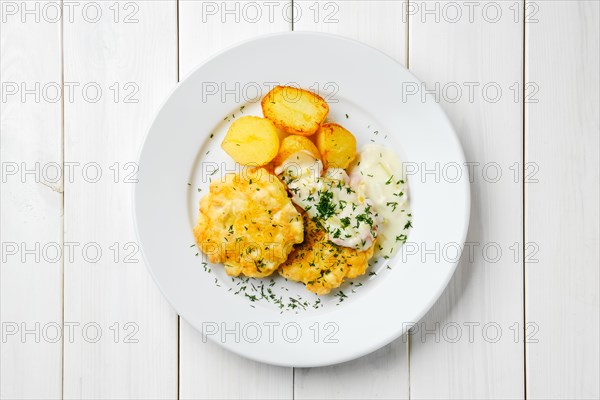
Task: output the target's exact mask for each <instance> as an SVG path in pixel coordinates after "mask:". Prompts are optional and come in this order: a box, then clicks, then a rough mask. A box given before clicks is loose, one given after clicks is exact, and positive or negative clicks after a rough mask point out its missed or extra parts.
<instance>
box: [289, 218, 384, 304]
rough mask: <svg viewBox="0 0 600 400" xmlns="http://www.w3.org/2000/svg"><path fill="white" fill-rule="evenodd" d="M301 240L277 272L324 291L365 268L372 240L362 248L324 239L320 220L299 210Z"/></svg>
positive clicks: (338, 284)
mask: <svg viewBox="0 0 600 400" xmlns="http://www.w3.org/2000/svg"><path fill="white" fill-rule="evenodd" d="M302 218H303V220H304V242H302V244H299V245H296V246H294V250H293V251H292V252H291V253H290V255H289V257H288V259H287V260H286V261H285V262H284V263H283V264H282V265H281V267H280V269H279V273H280V274H281V275H282V276H284V277H285V278H287V279H290V280H293V281H299V282H303V283H304V284H305V285H306V288H307V289H308V290H310V291H311V292H314V293H316V294H319V295H321V294H327V293H329V292H330V291H331V290H332V289H335V288H337V287H340V285H341V284H342V283H343V282H344V279H346V278H348V279H352V278H356V277H357V276H359V275H362V274H364V273H365V271H366V270H367V267H368V265H369V259H370V258H371V257H372V256H373V250H374V247H375V244H373V245H372V246H371V247H370V248H368V249H367V250H365V251H358V250H355V249H352V248H350V247H342V246H338V245H335V244H333V243H331V242H330V241H328V240H327V232H326V231H325V229H324V228H323V227H322V226H320V224H319V223H318V222H316V221H314V220H313V219H312V218H310V217H309V216H308V215H306V213H304V212H302Z"/></svg>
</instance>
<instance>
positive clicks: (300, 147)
mask: <svg viewBox="0 0 600 400" xmlns="http://www.w3.org/2000/svg"><path fill="white" fill-rule="evenodd" d="M299 151H306V152H308V153H310V154H311V155H312V156H314V157H315V159H317V160H321V154H320V153H319V149H317V146H315V144H314V143H313V142H312V141H311V140H310V139H309V138H307V137H304V136H300V135H290V136H288V137H286V138H285V139H283V141H282V142H281V145H280V146H279V153H277V156H276V157H275V158H274V159H273V165H274V166H275V167H278V166H280V165H282V164H283V163H284V162H285V160H287V159H288V158H289V157H290V156H291V155H292V154H294V153H297V152H299Z"/></svg>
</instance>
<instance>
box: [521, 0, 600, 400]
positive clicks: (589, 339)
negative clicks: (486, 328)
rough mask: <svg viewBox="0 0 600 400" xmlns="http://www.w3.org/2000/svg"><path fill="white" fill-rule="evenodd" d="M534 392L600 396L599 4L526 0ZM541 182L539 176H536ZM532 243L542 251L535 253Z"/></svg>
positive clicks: (533, 395)
mask: <svg viewBox="0 0 600 400" xmlns="http://www.w3.org/2000/svg"><path fill="white" fill-rule="evenodd" d="M527 8H528V9H529V10H530V11H531V12H534V11H535V12H536V15H535V19H537V22H534V23H530V24H528V25H527V32H526V39H527V41H526V61H525V66H526V79H527V81H528V82H532V83H534V84H535V87H532V89H534V88H539V92H538V94H537V97H536V99H537V100H538V101H537V102H530V103H527V104H526V114H525V122H526V131H525V132H526V135H525V138H526V143H525V150H526V160H527V162H528V163H531V164H530V165H531V168H530V169H529V171H528V172H529V173H533V172H536V175H535V176H532V177H531V178H532V179H530V180H529V181H528V182H527V183H526V187H525V190H526V192H525V200H526V206H525V210H526V214H525V217H526V221H525V228H526V233H525V235H526V238H527V242H528V243H532V244H533V245H535V247H534V246H532V247H531V249H530V250H531V251H530V254H529V255H528V258H527V260H526V274H525V279H526V280H525V283H526V287H525V296H526V303H525V304H526V313H525V315H526V318H527V321H528V323H529V324H531V328H530V329H529V331H528V332H527V333H528V334H529V335H530V340H529V341H528V342H527V344H526V346H527V349H526V354H527V397H528V398H530V399H548V398H553V399H558V398H561V399H567V398H568V399H597V398H598V397H600V387H599V381H598V376H600V365H599V363H600V361H599V354H600V347H599V343H598V337H599V335H600V332H599V326H598V324H599V317H598V316H599V314H600V305H599V297H598V292H599V289H600V288H599V280H600V276H599V274H598V265H600V257H599V255H598V247H599V238H598V224H599V215H598V186H599V183H598V182H599V181H600V178H599V176H598V175H599V174H598V165H599V162H598V149H599V143H598V137H599V130H600V121H599V118H598V109H600V104H599V98H598V93H599V91H600V83H599V77H598V71H599V70H600V65H599V64H600V62H599V54H598V53H599V48H600V27H599V24H600V22H599V13H600V10H599V8H600V7H599V5H598V2H596V1H580V2H569V1H547V2H546V1H544V2H527ZM534 179H535V180H534ZM534 250H537V252H536V253H534Z"/></svg>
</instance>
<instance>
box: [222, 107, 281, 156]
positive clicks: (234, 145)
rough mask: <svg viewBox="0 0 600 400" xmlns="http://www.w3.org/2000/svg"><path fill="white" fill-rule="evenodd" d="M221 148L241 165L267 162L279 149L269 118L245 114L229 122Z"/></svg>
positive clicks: (277, 135)
mask: <svg viewBox="0 0 600 400" xmlns="http://www.w3.org/2000/svg"><path fill="white" fill-rule="evenodd" d="M221 148H222V149H223V150H225V152H226V153H227V154H229V155H230V156H231V158H233V159H234V160H235V161H236V162H238V163H240V164H242V165H254V166H262V165H265V164H268V163H269V162H270V161H271V160H272V159H273V158H274V157H275V156H276V155H277V152H278V151H279V134H278V131H277V128H276V127H275V125H274V124H273V122H271V121H270V120H268V119H266V118H261V117H254V116H246V117H242V118H240V119H237V120H236V121H234V122H233V124H231V126H230V127H229V130H228V131H227V135H225V139H223V143H221Z"/></svg>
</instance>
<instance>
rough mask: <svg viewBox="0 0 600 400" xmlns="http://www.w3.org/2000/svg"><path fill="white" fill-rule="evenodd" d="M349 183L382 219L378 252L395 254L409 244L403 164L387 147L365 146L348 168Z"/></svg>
mask: <svg viewBox="0 0 600 400" xmlns="http://www.w3.org/2000/svg"><path fill="white" fill-rule="evenodd" d="M349 171H350V184H351V186H352V187H353V188H355V190H356V192H357V193H358V194H359V195H362V196H363V197H365V198H368V199H370V201H371V203H372V205H373V207H374V209H375V211H376V212H377V213H378V214H379V216H380V217H381V218H382V224H381V226H380V228H379V232H378V235H377V245H376V248H375V253H376V254H378V255H381V256H384V257H391V256H392V255H394V254H395V253H396V252H397V251H398V249H399V248H400V247H401V246H402V244H403V243H404V242H405V241H406V238H407V235H408V230H409V229H410V227H411V220H412V215H411V212H410V208H409V201H408V186H407V184H406V177H405V175H404V172H403V168H402V162H401V161H400V159H399V158H398V157H397V156H396V155H395V154H394V152H392V151H390V150H388V149H387V148H385V147H384V146H381V145H377V144H368V145H365V146H364V147H363V148H362V149H361V151H360V152H359V153H358V154H357V157H356V159H355V160H354V162H353V163H352V165H351V166H350V168H349Z"/></svg>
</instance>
